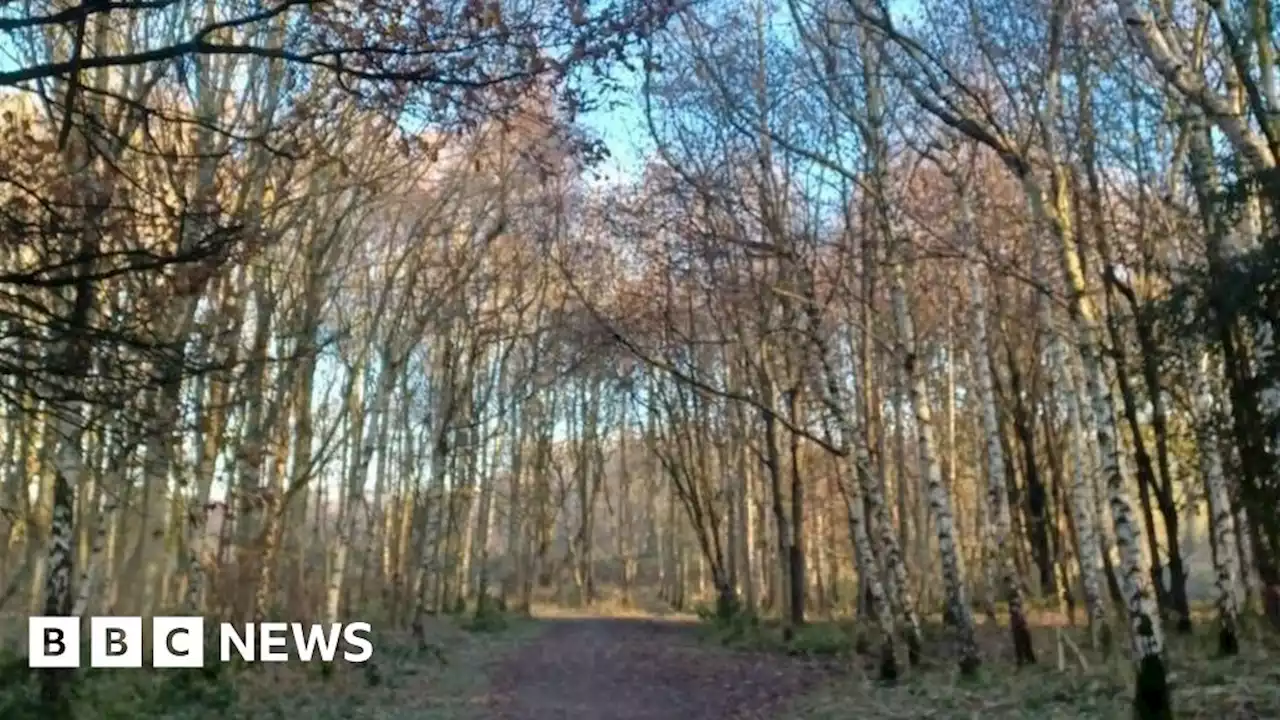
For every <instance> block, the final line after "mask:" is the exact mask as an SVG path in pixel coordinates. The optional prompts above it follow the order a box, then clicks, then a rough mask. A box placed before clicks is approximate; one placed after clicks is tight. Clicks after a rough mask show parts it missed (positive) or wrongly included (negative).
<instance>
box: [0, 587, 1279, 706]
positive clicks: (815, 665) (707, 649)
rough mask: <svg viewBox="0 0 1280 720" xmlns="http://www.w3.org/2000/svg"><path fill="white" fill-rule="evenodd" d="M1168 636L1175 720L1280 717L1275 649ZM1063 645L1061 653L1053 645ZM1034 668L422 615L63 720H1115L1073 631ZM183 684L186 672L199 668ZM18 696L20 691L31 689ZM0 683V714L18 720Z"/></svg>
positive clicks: (135, 692)
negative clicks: (348, 645)
mask: <svg viewBox="0 0 1280 720" xmlns="http://www.w3.org/2000/svg"><path fill="white" fill-rule="evenodd" d="M1199 627H1202V628H1204V630H1202V631H1200V632H1198V633H1196V634H1195V635H1192V636H1190V637H1185V636H1173V637H1171V638H1170V652H1169V657H1170V660H1171V671H1172V672H1171V683H1172V687H1173V690H1174V703H1175V717H1178V718H1196V719H1199V718H1206V719H1208V718H1212V719H1213V720H1237V719H1241V720H1243V719H1246V718H1250V719H1251V718H1280V662H1277V659H1280V639H1278V638H1277V637H1276V636H1275V634H1273V633H1269V632H1256V631H1247V633H1246V637H1245V638H1244V642H1243V643H1242V645H1243V650H1242V653H1241V655H1240V656H1238V657H1236V658H1230V659H1215V658H1214V653H1213V649H1214V646H1213V642H1212V639H1211V638H1210V637H1208V632H1209V623H1208V622H1201V623H1200V624H1199ZM1060 634H1061V635H1062V636H1065V637H1068V638H1074V640H1073V641H1072V642H1059V641H1058V637H1059V636H1060ZM1035 635H1036V649H1037V652H1038V653H1039V658H1038V659H1039V662H1038V663H1037V664H1036V665H1035V666H1033V667H1030V668H1025V669H1021V670H1017V669H1015V668H1014V667H1013V665H1012V660H1011V658H1010V657H1008V654H1009V653H1008V651H1007V646H1008V644H1009V643H1008V641H1007V635H1006V633H1005V631H1004V630H1003V629H1002V628H1000V627H998V626H991V625H985V624H984V625H983V626H981V627H980V636H981V638H982V641H983V645H984V659H985V662H986V664H985V665H984V667H983V669H982V671H981V672H980V673H979V675H978V677H977V678H975V679H968V680H961V679H960V678H958V676H957V673H956V672H955V668H954V663H953V662H952V661H951V660H950V658H951V657H952V653H951V652H950V651H949V649H948V647H947V645H948V642H947V640H946V639H945V633H944V632H943V631H941V630H939V629H931V630H930V632H929V636H928V637H927V638H926V640H927V645H926V650H927V652H926V655H925V658H924V660H923V663H922V665H921V666H920V667H918V668H915V669H912V670H910V671H908V672H907V673H906V675H905V677H904V679H903V680H902V681H900V682H899V683H898V684H897V685H896V686H894V687H885V686H883V685H881V684H880V683H878V682H876V681H875V679H874V677H875V673H874V661H873V659H872V658H871V657H870V656H869V655H867V654H865V653H859V652H858V649H859V646H860V645H861V643H859V641H858V637H857V636H856V632H855V630H854V629H853V627H852V626H851V625H850V624H848V623H844V622H813V623H811V624H809V625H807V626H806V627H804V628H803V629H801V630H800V631H799V632H797V633H796V634H795V635H794V637H792V638H791V639H790V640H789V641H784V640H783V638H782V634H781V632H780V630H779V628H778V627H777V626H776V625H775V624H772V623H767V622H766V623H759V624H756V623H747V624H743V623H737V624H713V623H707V622H700V621H698V620H697V619H696V618H692V617H688V616H655V615H648V614H644V613H634V612H633V613H616V612H614V613H610V612H608V611H604V612H599V611H598V612H596V613H591V614H587V613H576V614H575V613H572V612H567V611H554V610H543V611H541V612H537V613H536V617H535V618H532V619H529V618H517V617H513V616H505V615H504V616H496V617H495V618H494V619H491V620H489V621H487V622H483V623H477V622H475V621H474V620H467V619H463V618H454V617H437V618H431V619H430V621H429V625H428V627H427V636H428V638H429V639H430V640H431V642H432V643H433V644H434V645H435V647H436V649H438V650H439V652H438V653H437V652H434V651H423V650H422V649H421V648H420V647H419V645H418V643H417V641H416V640H414V639H413V638H412V637H410V636H409V635H408V634H407V633H405V634H390V633H386V634H382V635H381V636H379V637H378V638H377V651H376V652H377V654H376V655H375V662H374V663H372V664H370V665H363V666H343V665H342V664H340V663H339V664H336V665H335V666H334V670H333V672H332V673H329V674H325V673H322V672H321V671H320V669H319V667H320V666H317V665H299V664H296V663H288V664H282V665H257V666H254V667H253V668H249V669H240V670H235V671H230V672H224V673H222V674H221V675H220V676H219V677H218V678H215V679H212V680H210V679H209V678H206V677H202V676H183V675H178V674H176V673H177V672H180V671H173V670H162V671H150V672H148V671H143V672H139V671H137V670H132V671H130V670H89V671H82V676H81V680H80V682H78V683H77V688H78V691H77V697H76V706H77V710H78V712H77V713H76V715H77V718H81V717H83V718H94V719H95V720H115V719H116V718H119V719H120V720H124V719H125V718H131V719H132V718H167V719H168V720H212V719H213V718H236V719H240V720H274V719H275V718H280V719H281V720H283V719H284V718H294V717H308V718H313V719H314V720H552V719H553V718H554V719H555V720H579V719H581V720H764V719H766V718H767V719H773V718H777V719H778V720H784V719H785V720H853V719H855V718H856V720H895V719H899V718H900V719H903V720H906V719H908V718H910V719H912V720H923V719H926V718H938V719H940V720H949V719H952V718H954V719H956V720H962V719H968V718H981V719H982V720H1015V719H1023V718H1025V719H1027V720H1067V719H1068V718H1072V719H1074V718H1080V719H1084V718H1090V719H1091V720H1113V719H1115V720H1119V719H1120V718H1124V719H1125V720H1128V718H1130V717H1131V712H1130V710H1129V698H1130V688H1131V687H1132V670H1131V669H1130V665H1129V663H1128V662H1127V661H1125V659H1124V658H1123V657H1118V656H1117V657H1114V658H1113V659H1112V660H1111V661H1104V660H1101V659H1100V658H1098V657H1096V656H1095V655H1094V654H1093V653H1091V652H1089V651H1088V650H1087V649H1086V650H1083V651H1079V652H1078V651H1077V650H1076V649H1075V646H1076V645H1078V644H1080V643H1081V640H1082V638H1081V637H1080V635H1081V631H1080V630H1078V629H1074V628H1069V627H1060V626H1055V623H1054V622H1053V621H1052V619H1049V620H1048V621H1042V622H1041V623H1039V625H1038V626H1037V627H1036V628H1035ZM197 672H198V671H197ZM28 690H29V688H28ZM24 695H26V696H28V698H27V700H28V701H29V699H30V698H29V692H24V691H21V690H20V688H19V686H18V685H15V684H11V683H10V681H9V679H8V678H0V717H4V718H6V720H10V719H12V720H25V719H26V718H32V720H35V719H36V718H41V720H43V716H41V715H39V714H32V713H28V712H24V711H23V705H26V704H27V702H24V701H23V697H22V696H24Z"/></svg>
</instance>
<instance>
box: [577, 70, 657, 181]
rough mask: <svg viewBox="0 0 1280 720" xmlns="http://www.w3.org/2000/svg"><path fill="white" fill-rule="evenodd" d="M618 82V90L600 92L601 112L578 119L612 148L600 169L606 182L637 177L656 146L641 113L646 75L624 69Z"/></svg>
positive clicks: (598, 171)
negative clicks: (644, 76)
mask: <svg viewBox="0 0 1280 720" xmlns="http://www.w3.org/2000/svg"><path fill="white" fill-rule="evenodd" d="M615 81H616V86H617V87H614V88H610V89H608V90H602V91H601V92H600V96H599V100H600V101H601V102H600V107H599V109H596V110H593V111H591V112H588V113H584V114H583V115H582V116H581V117H580V118H579V120H578V121H579V123H580V124H581V125H582V126H583V127H585V128H587V129H588V130H589V131H591V132H592V133H593V134H595V135H596V136H597V137H599V138H600V139H601V140H603V141H604V142H605V145H606V146H607V147H608V148H609V153H610V158H609V159H608V160H607V161H605V162H604V163H603V165H602V166H601V167H599V168H597V173H598V174H599V175H601V176H602V177H601V179H602V180H604V181H608V180H617V179H622V178H625V177H635V176H636V175H637V174H638V173H639V171H640V169H641V168H642V167H643V166H644V159H645V157H646V156H647V155H648V154H649V152H650V151H651V150H652V147H653V143H652V141H651V140H650V138H649V131H648V129H647V128H645V125H644V116H643V114H642V113H641V111H640V104H639V95H640V86H641V83H642V82H643V78H642V76H641V75H640V74H639V73H636V72H631V71H627V70H622V71H620V72H619V73H618V75H617V77H616V78H615Z"/></svg>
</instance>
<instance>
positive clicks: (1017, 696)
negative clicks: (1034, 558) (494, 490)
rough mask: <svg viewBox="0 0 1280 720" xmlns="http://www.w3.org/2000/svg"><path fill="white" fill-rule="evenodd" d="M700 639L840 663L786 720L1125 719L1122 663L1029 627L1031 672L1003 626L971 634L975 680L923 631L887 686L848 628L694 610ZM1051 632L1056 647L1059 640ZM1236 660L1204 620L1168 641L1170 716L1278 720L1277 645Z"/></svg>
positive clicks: (1266, 633) (939, 636)
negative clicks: (915, 652) (919, 658)
mask: <svg viewBox="0 0 1280 720" xmlns="http://www.w3.org/2000/svg"><path fill="white" fill-rule="evenodd" d="M699 617H700V618H701V619H702V620H703V622H702V624H701V627H700V630H701V632H702V634H703V637H704V638H705V639H707V640H708V641H710V642H715V643H718V644H722V645H725V646H728V647H731V648H735V649H740V650H749V651H756V652H776V653H786V654H790V655H805V656H812V657H824V656H825V657H829V658H832V659H834V660H837V661H838V662H839V663H841V664H842V665H843V670H842V672H841V673H840V674H839V675H838V676H837V679H836V680H834V681H833V682H830V683H827V684H826V685H824V686H823V687H821V688H820V689H819V690H818V691H817V692H815V693H813V694H811V695H809V696H807V697H806V698H804V699H803V700H801V701H800V702H799V703H798V704H796V705H795V707H793V708H792V710H791V711H790V712H789V713H788V714H787V717H788V718H790V719H793V720H844V719H845V718H849V717H853V716H855V715H851V710H850V708H857V712H856V717H858V718H859V720H897V719H902V720H907V719H912V720H915V719H917V718H947V719H950V718H957V719H959V718H981V719H982V720H1024V719H1025V720H1068V719H1070V720H1075V719H1080V720H1084V719H1085V718H1088V719H1090V720H1120V719H1124V720H1129V719H1130V718H1132V716H1133V710H1132V704H1131V703H1132V698H1133V680H1134V672H1135V671H1134V668H1133V665H1132V663H1131V662H1130V660H1129V658H1128V656H1127V655H1125V654H1124V653H1113V654H1112V655H1111V656H1110V657H1109V658H1103V657H1101V655H1100V654H1098V653H1094V652H1093V651H1091V650H1089V649H1088V647H1087V641H1086V639H1085V637H1084V635H1085V632H1084V630H1083V629H1075V628H1070V627H1046V626H1043V625H1042V626H1040V627H1035V628H1033V635H1034V638H1035V648H1036V651H1037V653H1038V655H1039V662H1038V663H1037V664H1036V665H1034V666H1030V667H1026V668H1023V669H1019V668H1017V667H1016V666H1015V665H1014V663H1013V658H1012V651H1011V648H1010V645H1011V643H1010V641H1009V637H1008V628H1007V627H1004V626H1003V625H996V626H992V625H986V624H984V625H981V626H980V627H979V639H980V642H981V644H982V647H983V655H984V662H985V664H984V665H983V667H982V669H981V670H980V671H979V674H978V677H977V678H973V679H961V677H960V675H959V672H958V671H957V668H956V666H955V664H954V663H953V662H952V661H951V658H952V657H954V653H953V652H952V651H951V649H950V648H949V643H950V642H952V639H951V633H950V632H949V631H948V630H947V629H946V628H944V627H942V626H941V625H940V624H938V623H929V624H928V625H926V627H925V628H924V630H925V633H924V635H925V639H926V647H925V650H926V656H925V657H924V659H923V662H922V663H921V665H920V666H919V667H916V668H912V669H909V670H908V671H907V672H906V673H905V675H904V677H903V678H902V680H901V681H900V682H899V683H897V684H896V685H895V686H885V685H884V684H882V683H880V682H878V681H877V680H876V673H875V659H874V657H873V655H872V653H871V652H870V648H869V647H868V643H866V642H865V640H866V638H865V637H864V636H863V635H861V634H860V632H859V629H858V628H857V627H856V626H855V624H854V623H852V622H851V621H846V620H841V621H822V622H812V623H808V624H806V625H804V626H802V627H799V628H795V629H793V630H791V631H787V629H786V628H785V627H784V625H783V624H782V623H781V622H780V621H778V620H776V619H764V618H760V617H756V616H752V615H750V614H746V613H735V614H733V615H730V616H728V617H725V616H719V615H717V614H716V613H715V612H713V611H710V610H708V609H706V608H703V609H701V610H700V612H699ZM1059 633H1061V634H1062V636H1064V637H1066V639H1067V640H1066V641H1063V642H1061V643H1060V642H1059V639H1058V638H1059ZM1248 636H1249V637H1247V639H1245V641H1244V642H1242V644H1241V652H1240V654H1239V655H1237V656H1235V657H1221V656H1219V655H1218V653H1217V652H1216V648H1217V645H1216V642H1217V640H1216V634H1215V632H1214V628H1213V625H1212V623H1211V622H1200V623H1198V624H1197V626H1196V628H1195V632H1193V633H1192V634H1191V635H1178V634H1173V633H1171V634H1170V635H1169V636H1168V637H1167V644H1168V649H1167V651H1166V657H1167V659H1168V662H1169V668H1170V683H1171V686H1172V689H1173V699H1174V712H1175V717H1178V718H1189V719H1206V720H1208V719H1212V720H1236V719H1240V720H1245V719H1246V718H1248V719H1256V718H1280V662H1277V661H1280V637H1277V635H1276V634H1275V633H1274V632H1273V631H1270V630H1266V629H1263V628H1260V627H1257V626H1255V627H1254V628H1253V629H1252V630H1251V631H1249V632H1248Z"/></svg>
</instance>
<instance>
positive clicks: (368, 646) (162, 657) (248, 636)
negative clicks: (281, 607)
mask: <svg viewBox="0 0 1280 720" xmlns="http://www.w3.org/2000/svg"><path fill="white" fill-rule="evenodd" d="M204 623H205V620H204V618H202V617H155V618H152V619H151V632H150V633H149V639H150V643H151V667H158V668H198V667H204V661H205V654H206V653H205V650H206V648H205V639H206V636H205V632H204ZM217 629H218V633H217V637H218V660H219V661H220V662H224V663H226V662H231V661H232V660H234V659H235V658H237V657H239V658H240V659H241V660H244V661H245V662H288V661H290V660H293V659H294V657H295V656H296V658H297V659H298V660H300V661H301V662H315V661H316V660H317V659H318V660H319V661H321V662H333V661H334V659H335V658H337V657H339V655H340V656H341V657H342V659H343V660H345V661H347V662H350V663H363V662H367V661H368V660H369V658H371V657H373V642H372V641H371V640H370V635H371V633H372V628H371V627H370V626H369V623H365V622H354V623H347V624H342V623H330V624H315V625H312V624H304V623H282V622H266V623H256V624H255V623H245V624H244V625H243V626H240V625H236V624H234V623H218V628H217ZM80 634H81V627H80V618H78V617H47V616H45V617H32V618H31V619H30V621H29V623H28V625H27V646H28V666H29V667H33V668H78V667H80V650H81V643H80ZM147 635H148V634H146V633H144V632H143V623H142V618H140V617H92V618H89V667H95V668H140V667H143V652H142V650H143V648H144V647H145V643H146V642H147V639H148V638H147ZM343 645H345V646H346V647H345V648H342V649H341V652H339V649H340V648H341V646H343ZM291 647H292V650H293V654H292V655H291V654H290V648H291Z"/></svg>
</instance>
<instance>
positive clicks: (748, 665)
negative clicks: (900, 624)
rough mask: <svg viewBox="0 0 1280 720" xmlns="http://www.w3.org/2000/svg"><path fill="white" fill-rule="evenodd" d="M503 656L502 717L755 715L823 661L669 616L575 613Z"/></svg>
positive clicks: (811, 679)
mask: <svg viewBox="0 0 1280 720" xmlns="http://www.w3.org/2000/svg"><path fill="white" fill-rule="evenodd" d="M545 622H547V623H548V624H549V625H551V627H550V628H549V629H548V630H547V631H546V633H544V634H543V635H542V636H540V637H539V638H538V639H537V640H536V641H535V642H533V643H532V644H531V645H529V646H527V647H525V648H524V649H522V650H521V651H519V652H518V653H517V654H516V655H515V656H514V657H511V658H509V659H507V660H506V661H504V662H503V663H502V664H501V666H500V667H499V668H498V669H497V672H496V674H495V676H494V678H493V690H494V695H493V697H494V704H493V706H492V707H491V715H490V717H491V718H493V719H494V720H757V719H761V718H775V717H781V713H782V712H783V711H782V704H783V703H784V702H785V701H786V700H788V699H790V698H792V697H795V696H796V695H797V694H799V693H801V692H803V691H804V690H805V689H806V688H807V687H809V686H811V685H812V684H813V683H815V682H818V681H820V680H821V679H822V677H823V675H824V674H825V671H824V670H823V669H822V668H821V667H820V666H817V665H812V664H808V663H805V662H803V661H800V660H796V659H793V658H787V657H782V656H777V655H762V654H754V653H739V652H731V651H728V650H722V649H719V648H714V647H707V646H706V645H705V644H703V643H699V642H697V639H696V637H694V636H693V632H694V630H693V628H692V627H690V626H689V625H688V624H685V623H678V622H669V621H662V620H638V619H613V618H607V619H605V618H573V619H555V620H546V621H545Z"/></svg>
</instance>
